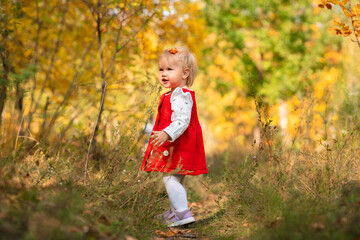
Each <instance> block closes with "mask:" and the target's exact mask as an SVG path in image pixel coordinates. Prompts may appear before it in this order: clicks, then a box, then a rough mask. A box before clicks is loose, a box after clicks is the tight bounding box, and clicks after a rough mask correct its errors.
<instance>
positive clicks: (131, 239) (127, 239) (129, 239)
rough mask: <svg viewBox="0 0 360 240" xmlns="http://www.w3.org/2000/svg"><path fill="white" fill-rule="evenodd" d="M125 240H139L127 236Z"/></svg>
mask: <svg viewBox="0 0 360 240" xmlns="http://www.w3.org/2000/svg"><path fill="white" fill-rule="evenodd" d="M125 240H137V239H136V238H134V237H132V236H129V235H127V236H126V237H125Z"/></svg>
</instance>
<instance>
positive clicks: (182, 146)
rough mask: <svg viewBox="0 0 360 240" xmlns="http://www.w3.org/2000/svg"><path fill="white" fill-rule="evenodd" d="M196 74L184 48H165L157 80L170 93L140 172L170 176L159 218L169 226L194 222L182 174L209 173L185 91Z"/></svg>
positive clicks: (160, 110)
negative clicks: (166, 202)
mask: <svg viewBox="0 0 360 240" xmlns="http://www.w3.org/2000/svg"><path fill="white" fill-rule="evenodd" d="M196 74H197V62H196V58H195V56H194V55H193V54H192V53H191V52H189V51H188V50H187V49H185V48H181V47H178V48H170V49H166V50H165V51H164V52H163V53H162V55H161V56H160V59H159V75H158V81H159V82H160V84H161V85H162V86H163V87H165V88H169V89H170V91H169V92H167V93H165V94H163V95H162V96H161V98H160V103H159V107H158V114H157V117H156V120H155V125H154V128H153V131H152V133H151V136H150V139H151V141H149V143H148V146H147V149H146V152H145V156H144V160H143V163H142V165H141V170H144V171H149V172H151V171H155V172H171V173H172V175H170V176H166V177H164V178H163V181H164V183H165V188H166V191H167V193H168V196H169V199H170V210H168V211H166V212H165V213H163V214H162V218H163V220H164V221H165V223H166V224H167V225H168V226H169V227H174V226H180V225H185V224H188V223H192V222H194V221H195V219H194V218H193V216H192V214H191V212H190V209H189V208H188V205H187V196H186V191H185V188H184V186H183V181H184V178H185V175H198V174H205V173H207V172H208V170H207V167H206V162H205V151H204V143H203V137H202V131H201V127H200V124H199V120H198V116H197V110H196V102H195V92H194V91H193V90H191V89H189V88H188V87H191V85H192V84H193V82H194V79H195V77H196Z"/></svg>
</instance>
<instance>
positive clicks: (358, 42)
mask: <svg viewBox="0 0 360 240" xmlns="http://www.w3.org/2000/svg"><path fill="white" fill-rule="evenodd" d="M348 11H349V12H350V14H351V26H352V28H353V31H354V35H355V39H356V41H355V42H357V44H358V46H359V47H360V40H359V37H358V36H357V35H356V31H355V30H356V28H355V26H354V21H355V19H354V17H353V15H352V8H351V0H350V1H349V9H348Z"/></svg>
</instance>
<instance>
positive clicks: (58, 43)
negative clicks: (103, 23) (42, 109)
mask: <svg viewBox="0 0 360 240" xmlns="http://www.w3.org/2000/svg"><path fill="white" fill-rule="evenodd" d="M67 11H68V2H67V1H66V7H65V9H64V11H63V15H62V19H61V25H60V29H59V32H58V34H57V39H56V43H55V48H54V52H53V55H52V57H51V60H50V64H49V67H48V70H47V71H46V75H45V79H44V81H43V83H42V86H41V90H40V93H39V96H38V98H37V101H36V102H35V106H34V108H33V109H32V110H31V109H30V113H29V118H30V120H29V122H30V123H31V118H32V115H33V114H34V113H35V111H36V109H37V108H38V105H39V102H40V99H41V97H42V95H43V93H44V90H45V86H46V82H47V81H48V79H49V77H50V73H51V71H52V69H53V67H54V62H55V56H56V53H57V52H58V50H59V47H60V42H61V41H60V38H61V35H62V33H63V31H64V25H65V15H66V13H67Z"/></svg>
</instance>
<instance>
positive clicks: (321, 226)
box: [311, 223, 325, 230]
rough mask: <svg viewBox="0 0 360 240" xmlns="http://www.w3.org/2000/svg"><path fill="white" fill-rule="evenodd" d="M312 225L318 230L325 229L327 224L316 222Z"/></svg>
mask: <svg viewBox="0 0 360 240" xmlns="http://www.w3.org/2000/svg"><path fill="white" fill-rule="evenodd" d="M311 227H312V228H314V229H316V230H323V229H324V228H325V225H324V224H323V223H314V224H312V225H311Z"/></svg>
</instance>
